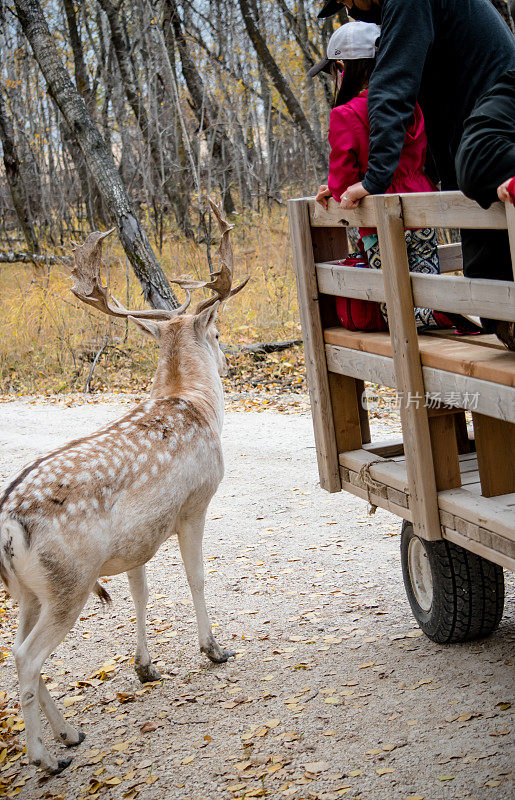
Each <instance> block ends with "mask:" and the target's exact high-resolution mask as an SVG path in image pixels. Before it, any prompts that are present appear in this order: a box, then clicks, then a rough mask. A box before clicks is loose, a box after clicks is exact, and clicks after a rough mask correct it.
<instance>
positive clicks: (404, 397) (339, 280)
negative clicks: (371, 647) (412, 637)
mask: <svg viewBox="0 0 515 800" xmlns="http://www.w3.org/2000/svg"><path fill="white" fill-rule="evenodd" d="M288 210H289V218H290V230H291V239H292V246H293V255H294V259H293V260H294V268H295V274H296V279H297V290H298V298H299V309H300V318H301V322H302V331H303V339H304V348H305V356H306V372H307V379H308V386H309V392H310V399H311V409H312V415H313V424H314V430H315V441H316V452H317V459H318V470H319V475H320V483H321V486H322V487H323V488H324V489H326V490H327V491H329V492H338V491H341V490H342V489H343V490H345V491H348V492H351V493H352V494H355V495H357V496H358V497H361V498H363V499H364V500H368V501H369V503H371V504H372V505H373V506H379V507H381V508H385V509H388V510H389V511H391V512H393V513H394V514H398V515H399V516H400V517H402V518H403V520H404V522H403V524H402V533H401V556H402V569H403V577H404V583H405V587H406V592H407V595H408V599H409V601H410V605H411V608H412V611H413V613H414V616H415V617H416V619H417V621H418V623H419V625H420V626H421V628H422V630H423V631H424V632H425V633H426V634H427V635H428V636H429V637H430V638H431V639H433V640H434V641H437V642H440V643H449V642H457V641H464V640H470V639H474V638H478V637H481V636H484V635H487V634H488V633H490V632H491V631H493V630H494V629H495V627H496V626H497V625H498V623H499V620H500V618H501V616H502V611H503V604H504V579H503V568H505V569H515V353H513V352H509V351H508V350H506V348H504V346H503V345H502V344H501V343H500V342H499V340H498V339H497V338H496V337H495V336H493V335H479V336H457V335H455V334H454V331H453V330H449V331H441V330H439V331H434V332H431V333H429V332H428V333H421V334H417V330H416V327H415V320H414V313H413V307H414V306H419V307H425V308H435V309H438V310H440V311H444V312H453V313H466V314H469V315H475V316H481V317H488V318H492V319H496V320H507V321H511V322H513V321H515V283H511V282H509V281H492V280H470V279H467V278H465V277H463V275H459V276H458V275H449V273H455V272H457V271H458V270H460V269H461V268H462V261H461V245H458V244H450V245H442V246H440V248H439V255H440V267H441V272H442V274H441V275H426V274H416V273H410V272H409V270H408V259H407V253H406V242H405V237H404V229H405V228H424V227H434V228H479V229H485V230H499V229H506V228H507V229H508V233H509V237H510V247H511V254H512V262H513V263H514V264H515V208H513V207H512V206H510V205H509V204H506V206H505V205H503V204H501V203H496V204H494V205H493V206H492V207H491V208H490V209H489V210H487V211H485V210H483V209H482V208H480V207H479V206H478V205H477V204H476V203H474V202H473V201H471V200H468V199H467V198H465V197H464V196H463V195H462V194H461V193H459V192H441V193H433V194H428V193H421V194H405V195H403V194H401V195H378V196H375V197H367V198H365V199H364V200H363V201H362V202H361V204H360V206H359V208H357V209H356V210H353V211H344V210H342V209H341V208H340V207H339V206H338V205H337V204H336V203H335V202H334V201H332V200H331V201H330V203H329V209H328V210H327V211H325V210H324V209H323V208H322V207H321V206H320V205H319V204H317V203H315V201H314V199H313V198H302V199H298V200H290V201H289V203H288ZM356 225H357V226H363V227H377V230H378V236H379V246H380V251H381V260H382V265H383V269H382V270H372V269H359V268H356V267H348V266H342V265H341V264H339V263H338V262H339V260H342V259H343V258H344V257H345V255H346V254H347V253H348V241H347V232H346V228H347V227H348V226H356ZM338 296H340V297H351V298H359V299H362V300H374V301H385V300H386V304H387V309H388V317H389V327H390V330H389V332H386V333H363V332H359V331H356V332H353V331H349V330H346V329H344V328H343V327H341V326H340V325H339V323H338V320H337V317H336V313H335V301H334V298H335V297H338ZM365 381H370V382H372V383H374V384H379V385H381V386H386V387H393V388H395V389H396V390H397V395H398V398H399V400H398V405H399V410H400V417H401V425H402V440H397V441H388V442H373V441H371V436H370V427H369V422H368V412H367V410H366V405H364V404H363V403H362V396H363V391H364V382H365ZM466 411H468V412H470V413H471V416H472V424H473V431H472V430H471V429H470V427H469V429H467V418H466V416H465V412H466ZM363 544H364V546H366V543H365V542H364V543H363Z"/></svg>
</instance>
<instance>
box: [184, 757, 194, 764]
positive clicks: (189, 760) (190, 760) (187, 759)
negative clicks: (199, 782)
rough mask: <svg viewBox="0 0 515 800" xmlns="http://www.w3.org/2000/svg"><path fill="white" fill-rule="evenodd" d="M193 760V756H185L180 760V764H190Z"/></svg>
mask: <svg viewBox="0 0 515 800" xmlns="http://www.w3.org/2000/svg"><path fill="white" fill-rule="evenodd" d="M194 760H195V756H186V758H183V759H182V761H181V764H191V762H192V761H194Z"/></svg>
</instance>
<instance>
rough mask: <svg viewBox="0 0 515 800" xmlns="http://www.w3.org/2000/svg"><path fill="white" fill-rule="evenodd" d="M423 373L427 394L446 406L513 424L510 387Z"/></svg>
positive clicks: (449, 374)
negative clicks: (438, 397) (438, 396)
mask: <svg viewBox="0 0 515 800" xmlns="http://www.w3.org/2000/svg"><path fill="white" fill-rule="evenodd" d="M422 373H423V375H424V383H425V386H426V390H427V391H428V392H429V393H431V394H439V395H440V396H441V397H443V398H444V399H445V402H446V403H447V404H448V405H451V406H456V407H457V408H464V409H466V410H468V411H479V412H480V413H481V414H486V415H487V416H489V417H496V419H503V420H506V422H515V389H513V388H512V387H511V386H502V385H501V384H498V383H490V382H489V381H483V380H480V379H479V378H470V377H469V376H468V375H457V374H456V373H452V372H446V371H445V370H440V369H434V367H422Z"/></svg>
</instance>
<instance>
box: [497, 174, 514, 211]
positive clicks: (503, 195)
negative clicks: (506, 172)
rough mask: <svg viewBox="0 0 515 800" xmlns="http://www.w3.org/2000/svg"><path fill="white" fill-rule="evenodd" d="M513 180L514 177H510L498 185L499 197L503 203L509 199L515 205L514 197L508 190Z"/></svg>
mask: <svg viewBox="0 0 515 800" xmlns="http://www.w3.org/2000/svg"><path fill="white" fill-rule="evenodd" d="M512 180H513V178H508V180H506V181H504V183H501V185H500V186H498V187H497V197H498V198H499V200H500V201H501V203H507V202H508V200H509V201H510V203H511V204H512V206H515V203H514V202H513V198H512V196H511V194H510V193H509V191H508V186H509V184H510V183H511V182H512Z"/></svg>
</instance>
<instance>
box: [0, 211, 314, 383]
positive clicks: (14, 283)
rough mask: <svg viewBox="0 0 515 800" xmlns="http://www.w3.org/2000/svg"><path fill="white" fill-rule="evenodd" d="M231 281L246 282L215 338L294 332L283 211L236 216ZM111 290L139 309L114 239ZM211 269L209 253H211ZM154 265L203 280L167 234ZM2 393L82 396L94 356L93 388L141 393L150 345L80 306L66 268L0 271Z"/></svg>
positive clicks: (199, 257) (239, 339) (192, 258)
mask: <svg viewBox="0 0 515 800" xmlns="http://www.w3.org/2000/svg"><path fill="white" fill-rule="evenodd" d="M233 243H234V250H235V264H236V269H235V272H236V280H237V279H238V278H239V277H241V276H242V275H244V274H249V273H250V275H251V276H252V280H251V281H250V283H249V284H248V286H247V287H246V289H244V291H243V292H241V293H240V294H239V295H237V296H236V297H235V298H234V299H232V300H231V301H230V303H229V304H228V306H227V307H226V308H225V309H224V311H223V314H222V316H221V320H220V329H221V337H222V340H223V341H224V342H227V343H228V344H237V343H248V342H254V341H275V340H277V339H286V338H296V337H298V336H299V335H300V327H299V323H298V315H297V299H296V293H295V279H294V276H293V272H292V267H291V252H290V243H289V237H288V228H287V221H286V214H285V213H284V211H283V210H281V209H277V210H275V211H274V212H273V213H272V214H271V215H270V216H258V215H256V216H254V217H252V218H246V219H245V220H243V219H240V218H237V220H236V228H235V231H234V234H233ZM104 253H105V260H106V263H107V264H108V265H109V270H108V273H107V276H108V281H109V287H110V291H111V292H112V294H114V295H115V296H116V297H118V298H119V299H120V300H121V301H122V302H124V303H126V304H128V305H129V306H131V307H133V308H139V307H142V306H143V305H144V303H143V301H142V297H141V290H140V286H139V284H138V282H137V280H136V279H135V277H134V275H133V273H132V270H131V269H130V268H129V269H127V264H126V259H125V255H124V253H123V250H122V248H121V246H120V244H119V242H118V240H117V239H116V238H114V237H113V238H112V239H111V240H109V239H108V240H107V241H106V243H105V245H104ZM213 257H214V264H215V266H216V255H215V250H214V248H213ZM160 261H161V264H162V266H163V269H164V270H165V272H166V274H167V275H169V276H170V277H172V276H179V275H182V276H183V275H196V276H197V277H200V276H203V277H207V274H208V267H207V261H206V256H205V246H204V245H200V246H198V245H196V244H195V243H193V242H191V241H189V240H185V239H184V238H181V237H179V236H176V235H174V234H173V233H170V234H169V235H168V236H167V237H165V241H164V245H163V251H162V253H161V255H160ZM0 336H1V338H0V392H2V393H4V394H5V393H14V394H25V393H34V392H43V393H56V392H68V391H77V390H82V389H83V388H84V385H85V383H86V381H87V378H88V375H89V373H90V370H91V366H92V363H93V360H94V358H95V356H96V355H97V354H98V352H99V351H100V350H101V349H102V348H103V349H102V352H101V354H100V356H99V357H98V362H97V364H96V366H95V371H94V377H93V382H92V388H93V389H95V390H100V389H107V388H108V389H110V390H111V391H124V390H130V391H139V390H140V389H145V388H147V386H148V385H149V382H150V380H151V377H152V374H153V371H154V368H155V359H156V348H155V347H153V346H152V345H151V344H149V343H148V341H147V340H146V339H145V338H144V337H143V335H142V334H140V333H139V332H138V331H137V330H136V329H135V328H134V327H133V326H131V325H130V324H128V323H127V322H126V321H118V320H115V319H112V318H107V317H105V316H104V315H103V314H100V313H96V312H95V311H92V310H90V309H88V308H87V307H85V306H82V305H81V304H80V303H79V301H77V300H75V298H74V297H73V295H72V294H71V292H70V280H69V278H68V273H67V271H66V270H65V269H64V267H51V268H49V269H48V270H46V269H45V270H43V271H42V273H41V274H38V275H35V273H34V270H33V268H32V266H30V265H21V264H20V265H6V266H2V267H1V269H0Z"/></svg>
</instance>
